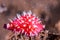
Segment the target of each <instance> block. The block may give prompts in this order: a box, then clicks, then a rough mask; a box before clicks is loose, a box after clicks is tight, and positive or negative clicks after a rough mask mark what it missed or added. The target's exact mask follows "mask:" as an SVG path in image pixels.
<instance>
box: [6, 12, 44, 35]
mask: <svg viewBox="0 0 60 40" xmlns="http://www.w3.org/2000/svg"><path fill="white" fill-rule="evenodd" d="M6 28H7V29H8V30H12V31H15V32H16V31H17V32H20V33H24V34H25V35H27V36H35V35H37V34H38V33H39V32H41V30H43V29H44V27H43V24H42V22H41V20H39V18H38V17H36V16H35V15H34V14H32V12H31V11H29V12H25V11H24V12H23V13H22V15H19V14H17V17H16V18H14V19H13V20H10V23H8V24H7V25H6Z"/></svg>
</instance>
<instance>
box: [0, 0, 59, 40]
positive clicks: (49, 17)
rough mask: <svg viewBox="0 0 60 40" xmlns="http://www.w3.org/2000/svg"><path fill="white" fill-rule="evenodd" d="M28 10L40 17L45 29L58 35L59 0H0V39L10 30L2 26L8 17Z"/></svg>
mask: <svg viewBox="0 0 60 40" xmlns="http://www.w3.org/2000/svg"><path fill="white" fill-rule="evenodd" d="M29 10H31V11H32V12H33V13H35V14H36V15H37V16H38V17H39V18H42V21H43V23H44V24H45V25H46V28H45V29H46V30H49V32H50V33H51V34H53V33H55V34H56V35H60V0H0V40H5V37H6V35H7V34H8V33H9V32H10V31H8V30H6V29H4V27H3V26H4V24H7V23H8V22H9V20H8V19H9V18H10V19H12V18H14V17H15V16H16V14H17V13H19V14H21V13H22V12H23V11H29Z"/></svg>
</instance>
